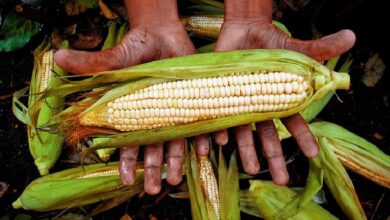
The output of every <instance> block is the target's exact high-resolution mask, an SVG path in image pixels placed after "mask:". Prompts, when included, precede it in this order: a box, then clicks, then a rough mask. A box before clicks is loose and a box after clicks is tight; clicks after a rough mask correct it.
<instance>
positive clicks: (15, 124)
mask: <svg viewBox="0 0 390 220" xmlns="http://www.w3.org/2000/svg"><path fill="white" fill-rule="evenodd" d="M287 2H298V3H302V2H305V1H303V0H302V1H287ZM298 6H299V5H298ZM298 6H296V7H297V8H296V9H297V11H294V10H293V9H292V8H291V7H287V8H285V9H284V10H283V11H282V12H283V14H282V16H281V22H282V23H284V24H285V25H286V26H287V27H288V28H289V30H290V31H291V32H292V35H293V36H294V37H296V38H301V39H309V38H310V37H311V36H312V24H314V25H315V26H316V28H317V30H318V32H320V33H322V34H330V33H333V32H336V31H338V30H340V29H343V28H349V29H352V30H353V31H354V32H355V33H356V35H357V42H356V45H355V46H354V47H353V49H352V50H351V51H350V52H351V55H352V58H353V59H354V62H353V65H352V68H351V71H350V75H351V77H352V87H351V90H350V91H348V92H338V93H337V98H336V97H334V98H333V99H332V100H331V102H330V103H329V104H328V105H327V107H326V108H325V109H324V110H323V112H322V113H321V114H320V115H319V117H318V118H320V119H323V120H327V121H330V122H333V123H337V124H339V125H341V126H343V127H345V128H347V129H348V130H350V131H352V132H355V133H356V134H358V135H360V136H362V137H364V138H366V139H367V140H369V141H371V142H373V143H374V144H376V145H377V146H378V147H379V148H380V149H382V150H383V151H384V152H386V153H387V154H390V71H389V67H390V56H389V55H390V54H389V51H390V50H389V49H390V48H389V42H388V41H389V39H390V36H389V34H386V33H385V32H387V30H386V29H387V28H388V24H386V21H388V20H389V18H390V17H389V16H388V14H389V12H388V11H386V7H385V6H384V1H379V0H377V1H369V0H360V1H352V0H342V1H340V0H339V1H337V0H328V1H325V0H320V1H311V3H310V4H309V6H306V7H305V10H299V7H298ZM43 36H44V33H43V32H41V33H40V34H39V35H37V36H36V37H34V38H33V39H32V40H31V42H30V43H29V44H28V45H27V46H26V47H24V48H22V49H20V50H18V51H15V52H11V53H0V189H1V190H0V219H1V220H3V219H4V220H5V219H30V218H32V219H49V218H52V217H53V216H57V215H58V214H60V212H52V213H36V212H30V211H25V210H14V209H13V208H12V207H11V203H12V202H13V201H14V200H15V199H16V198H17V197H18V196H19V195H20V194H21V192H22V191H23V189H24V188H25V187H26V186H27V185H28V184H29V182H31V181H32V180H34V179H35V178H37V177H38V172H37V170H36V169H35V166H34V164H33V160H32V158H31V156H30V153H29V150H28V145H27V137H26V127H25V126H24V125H23V124H22V123H20V122H19V121H18V120H17V119H16V118H15V117H14V116H13V114H12V110H11V101H12V93H13V92H15V91H17V90H19V89H21V88H24V87H26V86H27V85H28V82H29V80H30V76H31V75H30V74H31V70H32V65H33V64H32V51H33V50H34V49H35V47H36V46H37V45H38V44H39V43H40V42H41V41H42V39H43ZM375 54H378V57H379V58H380V59H381V60H383V62H384V65H385V66H386V68H385V70H384V72H383V76H382V77H381V79H380V80H379V81H378V82H377V83H376V84H375V85H374V86H373V87H368V86H366V85H365V84H364V83H363V82H362V77H363V76H364V74H365V71H364V68H365V65H367V61H368V60H369V58H370V57H372V56H373V55H375ZM343 59H345V56H343ZM376 64H377V65H376V67H377V66H378V65H380V64H378V63H376ZM372 69H375V65H374V67H372V68H371V70H372ZM366 72H367V71H366ZM372 72H373V71H372ZM231 142H232V143H230V144H229V145H230V148H233V146H234V142H233V141H231ZM283 145H284V149H285V150H286V151H287V154H290V155H291V154H295V153H297V150H296V149H297V148H296V146H295V143H294V142H293V141H292V140H287V141H284V142H283ZM306 165H307V161H306V159H305V158H304V157H303V156H302V154H301V153H300V152H298V156H297V157H296V158H295V160H294V161H293V162H292V163H290V164H289V165H288V170H289V173H290V177H291V179H292V180H291V182H293V183H298V184H303V183H304V177H305V170H307V167H306ZM264 177H267V175H264ZM350 177H351V179H352V181H353V183H354V186H355V188H356V192H357V193H358V196H359V199H360V201H361V204H362V206H363V208H364V210H365V212H366V214H367V217H368V219H389V218H390V207H389V205H388V204H390V195H389V190H387V189H386V188H384V187H381V186H378V185H376V184H375V183H373V182H370V181H368V180H366V179H364V178H362V177H360V176H358V175H357V174H354V173H350ZM5 186H8V187H5ZM6 188H7V189H6ZM2 190H4V192H2ZM177 190H178V188H177V187H171V186H167V185H164V188H163V190H162V193H161V194H159V195H157V196H144V197H142V198H136V199H134V200H132V201H129V202H128V203H125V204H123V205H120V206H118V207H116V208H114V209H112V210H110V211H108V212H106V213H103V214H101V215H99V216H96V217H94V219H119V218H120V217H121V216H123V215H124V214H125V213H126V211H127V212H128V213H129V215H131V216H132V217H133V218H136V219H138V218H139V219H151V218H152V216H154V217H156V218H157V219H191V212H190V206H189V201H187V200H177V199H172V198H170V197H169V196H167V194H168V192H176V191H177ZM325 192H326V195H327V200H328V203H327V204H325V205H324V207H325V208H327V209H328V210H329V211H330V212H331V213H333V214H334V215H336V216H338V217H339V218H341V219H345V218H346V217H345V216H344V215H343V214H342V212H341V210H340V209H339V208H338V207H337V205H336V204H335V201H334V199H333V198H332V196H331V194H330V193H329V192H328V191H327V189H326V187H325ZM87 210H88V209H74V210H68V211H67V212H66V213H77V214H81V215H84V216H87ZM69 217H70V218H68V219H74V218H72V216H69ZM242 218H243V219H252V217H250V216H248V215H245V214H243V215H242ZM79 219H83V218H79ZM86 219H88V218H86Z"/></svg>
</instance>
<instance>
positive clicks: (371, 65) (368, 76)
mask: <svg viewBox="0 0 390 220" xmlns="http://www.w3.org/2000/svg"><path fill="white" fill-rule="evenodd" d="M385 67H386V66H385V63H384V62H383V60H382V59H381V58H380V57H379V54H374V55H372V56H371V57H370V58H369V59H368V61H367V62H366V64H365V65H364V75H363V76H362V82H363V83H364V84H365V85H366V86H368V87H374V86H375V85H376V84H377V83H378V81H379V80H380V79H381V78H382V76H383V72H384V71H385Z"/></svg>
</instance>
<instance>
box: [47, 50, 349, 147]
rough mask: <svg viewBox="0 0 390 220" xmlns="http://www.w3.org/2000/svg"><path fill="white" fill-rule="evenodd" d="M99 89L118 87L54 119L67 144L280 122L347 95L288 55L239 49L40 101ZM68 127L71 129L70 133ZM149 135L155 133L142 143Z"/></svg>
mask: <svg viewBox="0 0 390 220" xmlns="http://www.w3.org/2000/svg"><path fill="white" fill-rule="evenodd" d="M120 82H123V83H121V84H119V85H118V83H120ZM97 85H118V86H116V88H114V89H112V90H110V91H108V92H107V93H106V94H104V95H103V96H102V97H101V98H99V99H96V102H95V103H93V104H92V105H91V106H89V107H88V106H86V107H87V108H86V109H85V110H84V111H82V112H81V113H78V114H77V116H76V117H75V114H68V115H70V116H69V117H68V116H67V115H66V114H65V115H60V116H59V117H58V118H57V119H56V122H57V123H58V125H59V127H60V128H65V130H67V131H73V132H72V133H70V134H68V135H67V136H68V137H73V136H72V135H74V134H77V129H83V128H85V129H89V128H94V129H95V128H96V129H97V128H103V129H107V132H110V133H113V131H118V132H122V133H119V134H118V135H110V136H105V137H107V138H108V139H107V140H106V141H104V142H103V143H99V144H98V145H97V146H100V147H101V148H103V147H110V146H113V147H119V146H132V145H134V144H141V145H142V144H148V143H155V142H159V141H165V140H171V139H174V138H178V137H188V136H193V135H197V134H202V133H207V132H211V131H215V130H220V129H223V128H227V127H232V126H236V125H240V124H246V123H252V122H256V121H262V120H269V119H273V118H280V117H286V116H289V115H292V114H295V113H297V112H299V111H300V110H302V109H303V108H305V107H306V106H308V105H309V104H310V103H311V102H312V101H313V100H315V99H319V98H321V97H322V95H324V94H326V93H327V92H329V91H334V90H335V89H347V88H348V86H349V76H348V74H345V73H344V74H343V73H335V72H332V71H329V70H328V69H326V68H325V67H324V66H323V65H322V64H320V63H318V62H316V61H314V60H312V59H311V58H309V57H306V56H304V55H303V54H299V53H296V52H293V51H287V50H242V51H229V52H214V53H204V54H196V55H191V56H185V57H177V58H171V59H166V60H160V61H155V62H150V63H146V64H142V65H138V66H134V67H129V68H125V69H122V70H117V71H109V72H103V73H100V74H99V75H96V76H94V77H92V78H89V79H86V80H83V81H78V82H76V83H74V84H69V85H66V86H64V87H59V88H58V89H53V90H51V91H48V92H47V93H45V96H50V95H53V94H59V93H60V94H61V93H65V94H68V92H69V91H71V90H74V91H82V90H85V89H87V88H91V87H92V86H95V88H96V86H97ZM64 117H65V118H64ZM75 121H77V123H75ZM77 124H78V125H77ZM69 125H77V126H76V127H75V128H74V129H73V128H69ZM103 129H100V130H99V131H98V132H97V133H96V134H98V133H99V132H100V133H101V130H103ZM148 130H153V131H155V132H152V133H148V138H143V137H144V135H145V134H144V132H145V131H148ZM79 133H82V134H86V133H87V132H79ZM89 135H90V134H89ZM77 138H83V137H77ZM92 149H94V150H95V149H96V148H92ZM92 149H91V150H92Z"/></svg>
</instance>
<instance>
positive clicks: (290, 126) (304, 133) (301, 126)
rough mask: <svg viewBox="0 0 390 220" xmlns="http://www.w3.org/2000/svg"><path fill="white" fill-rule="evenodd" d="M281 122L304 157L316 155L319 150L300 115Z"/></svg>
mask: <svg viewBox="0 0 390 220" xmlns="http://www.w3.org/2000/svg"><path fill="white" fill-rule="evenodd" d="M282 122H283V124H284V125H285V126H286V128H287V130H288V131H289V132H290V133H291V135H292V136H293V137H294V139H295V141H296V142H297V143H298V146H299V148H300V149H301V150H302V151H303V153H304V154H305V156H306V157H309V158H312V157H315V156H317V155H318V153H319V149H318V144H317V140H316V139H315V137H314V136H313V134H312V133H311V132H310V129H309V127H308V126H307V124H306V122H305V120H304V119H303V118H302V116H301V115H300V114H295V115H292V116H290V117H287V118H283V119H282Z"/></svg>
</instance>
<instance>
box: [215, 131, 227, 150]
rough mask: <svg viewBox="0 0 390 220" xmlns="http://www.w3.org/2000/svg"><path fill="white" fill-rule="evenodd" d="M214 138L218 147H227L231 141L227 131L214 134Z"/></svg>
mask: <svg viewBox="0 0 390 220" xmlns="http://www.w3.org/2000/svg"><path fill="white" fill-rule="evenodd" d="M213 138H214V140H215V142H216V143H217V144H218V145H220V146H222V145H226V144H227V142H228V140H229V138H228V131H227V129H223V130H220V131H216V132H214V133H213Z"/></svg>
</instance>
